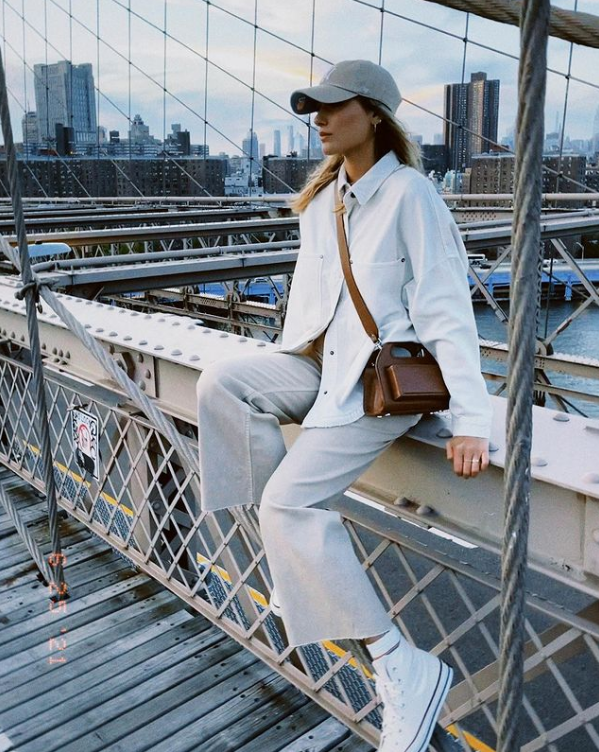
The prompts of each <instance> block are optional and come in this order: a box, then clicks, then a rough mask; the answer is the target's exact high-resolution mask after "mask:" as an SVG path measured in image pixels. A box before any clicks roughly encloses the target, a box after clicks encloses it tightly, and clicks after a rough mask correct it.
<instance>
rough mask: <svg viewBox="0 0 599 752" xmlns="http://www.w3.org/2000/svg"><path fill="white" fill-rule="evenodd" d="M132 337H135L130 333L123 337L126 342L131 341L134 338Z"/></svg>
mask: <svg viewBox="0 0 599 752" xmlns="http://www.w3.org/2000/svg"><path fill="white" fill-rule="evenodd" d="M132 339H133V337H132V336H131V335H130V334H126V335H125V336H124V337H123V340H124V341H125V342H131V340H132Z"/></svg>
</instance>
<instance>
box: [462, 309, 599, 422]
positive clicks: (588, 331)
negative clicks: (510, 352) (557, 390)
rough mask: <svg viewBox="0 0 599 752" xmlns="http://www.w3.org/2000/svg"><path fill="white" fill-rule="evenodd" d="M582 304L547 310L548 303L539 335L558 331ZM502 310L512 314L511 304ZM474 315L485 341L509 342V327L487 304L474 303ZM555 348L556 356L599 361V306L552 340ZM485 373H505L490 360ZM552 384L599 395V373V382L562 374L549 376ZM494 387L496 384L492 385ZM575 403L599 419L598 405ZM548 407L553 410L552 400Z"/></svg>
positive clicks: (543, 311)
mask: <svg viewBox="0 0 599 752" xmlns="http://www.w3.org/2000/svg"><path fill="white" fill-rule="evenodd" d="M579 304H580V303H579V301H577V300H574V301H572V302H569V303H568V302H564V301H552V302H551V303H550V305H549V310H547V307H546V303H545V302H544V303H543V308H542V310H541V312H540V316H539V329H538V331H539V334H540V336H541V337H543V336H544V335H545V332H548V333H551V332H553V331H554V329H556V328H557V327H558V326H559V325H560V324H561V322H562V321H564V319H566V318H567V317H568V316H569V315H571V314H572V313H573V312H574V311H575V310H576V308H577V307H578V305H579ZM502 308H503V309H504V310H505V311H506V313H509V304H508V303H507V302H504V303H502ZM475 315H476V321H477V325H478V332H479V334H480V336H481V337H482V338H483V339H489V340H495V341H498V342H507V337H508V333H507V325H506V324H504V323H502V322H501V321H500V320H499V319H498V318H497V316H496V314H495V313H494V312H493V310H492V309H491V308H490V307H489V306H487V305H486V304H485V303H476V304H475ZM553 349H554V351H555V352H556V353H567V354H568V355H581V356H584V357H587V358H595V359H597V360H599V306H597V305H591V306H589V308H587V310H586V311H584V312H583V313H582V314H581V315H580V316H579V317H578V318H577V319H575V320H574V322H573V323H572V324H570V326H569V327H568V328H567V329H565V330H564V331H563V332H562V333H561V334H559V335H558V337H557V338H556V339H555V340H554V341H553ZM483 365H484V367H485V370H487V369H488V370H491V371H493V372H494V373H505V368H504V367H502V364H500V363H497V362H494V361H489V362H486V363H484V364H483ZM548 376H549V378H550V380H551V382H552V383H553V384H556V385H559V386H564V387H568V388H570V389H577V390H579V391H585V392H590V393H592V394H599V373H598V379H597V380H585V379H579V378H574V377H572V376H565V375H561V374H551V373H549V374H548ZM490 386H491V388H493V386H494V385H493V384H492V383H491V384H490ZM573 403H574V404H575V405H576V407H578V408H579V409H580V410H582V411H583V412H584V413H585V414H586V415H590V416H593V417H599V404H592V403H590V402H583V401H579V400H575V401H573ZM548 406H551V407H553V404H552V403H551V401H550V400H549V401H548Z"/></svg>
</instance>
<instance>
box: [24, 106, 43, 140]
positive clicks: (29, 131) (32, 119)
mask: <svg viewBox="0 0 599 752" xmlns="http://www.w3.org/2000/svg"><path fill="white" fill-rule="evenodd" d="M21 126H22V128H23V143H24V144H27V145H28V146H37V144H38V143H39V131H38V127H37V112H26V113H25V114H24V115H23V118H22V120H21Z"/></svg>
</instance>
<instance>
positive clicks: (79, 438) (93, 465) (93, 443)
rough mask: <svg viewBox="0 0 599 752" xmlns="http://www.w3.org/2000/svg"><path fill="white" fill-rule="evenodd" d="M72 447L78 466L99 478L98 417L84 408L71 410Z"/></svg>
mask: <svg viewBox="0 0 599 752" xmlns="http://www.w3.org/2000/svg"><path fill="white" fill-rule="evenodd" d="M71 421H72V424H71V425H72V428H73V448H74V450H75V460H76V462H77V464H78V465H79V467H80V468H81V469H82V470H84V471H85V472H87V473H89V474H90V475H91V476H92V477H93V478H95V479H96V480H99V479H100V449H99V446H98V419H97V418H96V417H95V416H94V415H90V414H89V413H86V412H85V410H79V409H78V408H75V409H73V410H72V412H71Z"/></svg>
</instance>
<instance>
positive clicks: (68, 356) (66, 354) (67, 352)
mask: <svg viewBox="0 0 599 752" xmlns="http://www.w3.org/2000/svg"><path fill="white" fill-rule="evenodd" d="M64 356H65V358H67V359H69V360H70V358H71V353H70V351H69V350H67V351H66V353H65V354H64Z"/></svg>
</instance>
